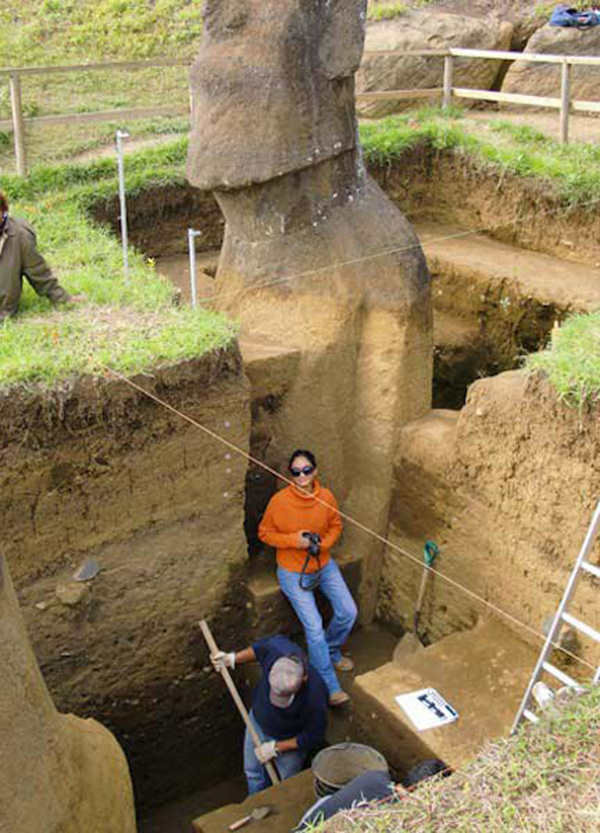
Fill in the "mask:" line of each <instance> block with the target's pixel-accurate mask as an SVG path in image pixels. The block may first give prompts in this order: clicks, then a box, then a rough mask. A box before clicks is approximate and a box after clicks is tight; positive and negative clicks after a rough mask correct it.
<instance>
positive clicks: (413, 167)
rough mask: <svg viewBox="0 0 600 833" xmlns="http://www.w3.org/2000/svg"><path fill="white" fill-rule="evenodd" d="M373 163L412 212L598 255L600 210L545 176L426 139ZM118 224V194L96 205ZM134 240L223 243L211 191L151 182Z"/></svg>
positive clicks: (380, 179)
mask: <svg viewBox="0 0 600 833" xmlns="http://www.w3.org/2000/svg"><path fill="white" fill-rule="evenodd" d="M368 171H369V173H370V174H371V176H373V178H374V179H375V180H376V181H377V183H378V184H379V186H380V187H381V188H382V189H383V191H384V192H385V193H386V194H387V195H388V197H390V199H392V200H393V201H394V202H395V203H396V204H397V205H398V207H399V208H400V210H401V211H402V212H403V214H405V215H406V216H407V217H408V219H409V220H411V221H413V222H418V221H422V220H439V221H450V222H456V223H459V224H461V225H463V226H464V227H465V228H473V229H476V230H482V231H485V232H486V233H487V234H489V235H490V236H491V237H494V238H496V239H498V240H502V241H503V242H505V243H510V244H513V245H516V246H520V247H522V248H526V249H531V250H532V251H537V252H544V253H546V254H550V255H556V256H557V257H562V258H565V259H566V260H573V261H576V262H579V263H598V262H600V214H599V212H598V211H596V210H595V206H589V207H587V208H586V207H579V208H578V207H575V208H570V207H569V206H568V205H567V204H566V203H565V202H564V201H563V200H561V199H560V197H558V196H557V194H556V192H555V191H554V190H553V189H552V188H551V187H550V186H549V185H547V184H545V183H543V182H541V181H540V180H537V179H533V178H526V177H519V176H516V175H514V174H511V173H509V172H507V171H502V170H501V169H500V168H498V167H496V166H494V165H491V164H485V163H484V162H481V161H478V160H477V159H475V158H473V157H471V156H468V155H467V154H464V153H461V152H460V151H452V150H446V151H438V150H435V149H434V148H431V147H427V146H425V145H424V144H422V145H417V146H416V147H413V148H410V149H408V150H407V151H405V153H404V154H402V156H400V157H398V159H396V160H394V161H393V162H392V163H389V164H382V165H378V164H375V163H370V164H369V165H368ZM93 215H94V217H95V218H96V219H97V220H98V221H99V222H103V223H108V224H109V225H111V226H112V228H113V230H114V231H115V233H119V228H118V216H119V210H118V201H117V200H116V199H115V200H114V201H112V202H109V203H102V204H100V205H98V206H96V207H95V208H94V211H93ZM128 222H129V232H130V237H131V241H132V243H133V244H134V245H135V246H137V247H138V248H139V249H141V250H142V251H143V252H145V253H146V254H147V255H149V256H151V257H156V256H159V255H160V256H163V257H164V256H167V255H171V254H176V253H182V252H187V245H188V243H187V229H188V228H196V229H199V230H201V231H202V235H201V236H200V237H199V238H197V241H196V248H197V250H198V251H199V252H201V251H209V250H214V249H219V248H220V247H221V243H222V240H223V231H224V221H223V217H222V214H221V212H220V210H219V207H218V206H217V203H216V202H215V200H214V198H213V196H212V194H207V193H206V192H202V191H198V190H197V189H195V188H192V187H191V186H190V185H185V186H184V185H180V186H175V185H170V186H167V187H164V186H161V187H156V188H152V189H147V190H145V191H143V192H141V193H139V194H133V195H131V197H128Z"/></svg>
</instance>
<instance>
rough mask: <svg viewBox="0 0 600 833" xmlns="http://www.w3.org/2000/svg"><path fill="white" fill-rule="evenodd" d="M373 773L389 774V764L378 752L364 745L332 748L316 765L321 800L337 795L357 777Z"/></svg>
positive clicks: (321, 756)
mask: <svg viewBox="0 0 600 833" xmlns="http://www.w3.org/2000/svg"><path fill="white" fill-rule="evenodd" d="M373 769H377V770H380V771H382V772H388V773H389V767H388V765H387V761H386V760H385V758H384V757H383V755H381V754H380V753H379V752H377V750H376V749H372V748H371V747H370V746H364V745H363V744H362V743H338V744H336V746H328V747H327V749H323V750H322V751H321V752H319V754H318V755H317V756H316V757H315V759H314V761H313V763H312V773H313V777H314V784H315V793H316V795H317V798H324V797H325V796H327V795H333V793H335V792H337V791H338V790H339V789H341V788H342V787H343V786H345V785H346V784H348V783H349V782H350V781H352V779H353V778H356V776H357V775H360V774H361V773H363V772H368V771H369V770H373Z"/></svg>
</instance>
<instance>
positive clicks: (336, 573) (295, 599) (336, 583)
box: [277, 559, 357, 695]
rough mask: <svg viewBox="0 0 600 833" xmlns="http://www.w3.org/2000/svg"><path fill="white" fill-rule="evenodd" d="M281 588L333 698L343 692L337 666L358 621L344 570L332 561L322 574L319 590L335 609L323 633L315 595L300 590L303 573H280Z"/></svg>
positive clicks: (311, 592) (313, 661)
mask: <svg viewBox="0 0 600 833" xmlns="http://www.w3.org/2000/svg"><path fill="white" fill-rule="evenodd" d="M277 578H278V579H279V586H280V587H281V589H282V590H283V592H284V594H285V595H286V596H287V598H288V599H289V601H290V603H291V605H292V607H293V608H294V610H295V611H296V615H297V616H298V619H300V621H301V622H302V627H303V628H304V633H305V635H306V644H307V647H308V658H309V659H310V661H311V663H312V665H313V666H314V667H315V668H316V669H317V671H318V672H319V673H320V675H321V677H323V680H324V682H325V685H326V686H327V690H328V691H329V694H330V695H331V694H333V693H334V692H336V691H340V689H341V686H340V684H339V681H338V678H337V675H336V673H335V669H334V667H333V663H334V662H337V661H338V660H339V659H340V658H341V656H342V651H341V648H342V645H343V644H344V642H345V641H346V639H347V638H348V634H349V633H350V631H351V630H352V626H353V625H354V622H355V620H356V613H357V611H356V604H355V603H354V599H353V598H352V596H351V594H350V591H349V590H348V587H347V586H346V582H345V581H344V579H343V577H342V574H341V572H340V568H339V567H338V565H337V564H336V563H335V561H334V560H333V559H330V560H329V561H328V562H327V564H326V565H325V566H324V567H323V569H322V570H321V583H320V585H319V590H320V591H321V592H322V593H323V594H324V595H325V596H327V598H328V599H329V601H330V603H331V607H332V609H333V616H332V617H331V622H330V623H329V625H328V626H327V629H326V630H323V619H322V618H321V614H320V613H319V609H318V608H317V602H316V600H315V594H314V592H313V591H311V590H303V589H302V588H301V587H300V584H299V579H300V573H294V572H292V571H291V570H284V569H282V568H281V567H279V568H278V569H277Z"/></svg>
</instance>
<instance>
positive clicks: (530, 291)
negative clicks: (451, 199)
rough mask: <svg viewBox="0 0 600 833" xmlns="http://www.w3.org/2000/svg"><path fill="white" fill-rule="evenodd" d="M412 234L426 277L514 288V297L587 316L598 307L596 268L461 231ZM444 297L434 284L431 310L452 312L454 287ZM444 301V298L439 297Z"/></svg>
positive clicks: (423, 228) (444, 227) (426, 225)
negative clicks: (416, 237)
mask: <svg viewBox="0 0 600 833" xmlns="http://www.w3.org/2000/svg"><path fill="white" fill-rule="evenodd" d="M415 228H416V230H417V233H418V235H419V237H420V239H421V243H422V246H423V250H424V252H425V256H426V257H427V261H428V263H429V267H430V269H431V271H432V273H433V274H434V275H435V274H436V273H441V274H444V275H448V276H456V279H457V281H458V279H459V278H460V279H461V290H460V291H461V294H463V295H464V289H463V288H462V286H463V282H464V281H467V282H468V281H469V280H470V282H471V284H472V285H473V287H474V289H475V292H477V291H478V289H477V287H478V286H479V285H484V284H491V285H493V284H495V283H500V282H502V281H507V282H514V283H515V284H516V285H517V286H518V288H519V290H520V292H521V293H522V294H523V295H524V296H526V297H531V298H533V299H534V300H536V301H538V302H539V303H541V304H548V305H555V306H557V307H560V308H561V309H563V310H578V311H581V312H591V311H593V310H595V309H598V307H600V276H599V273H598V268H597V265H595V266H587V265H584V264H581V263H574V262H572V261H566V260H561V259H560V258H557V257H552V256H551V255H545V254H540V253H538V252H531V251H529V250H527V249H521V248H518V247H516V246H511V245H510V244H508V243H501V242H500V241H498V240H494V239H493V238H491V237H486V236H485V235H484V234H477V233H473V234H465V232H466V231H467V229H465V228H464V227H461V226H458V225H453V224H446V223H433V222H423V223H416V224H415ZM457 281H453V284H454V285H453V286H452V287H451V288H450V291H448V292H445V290H442V289H441V287H438V289H436V286H435V283H434V306H435V307H436V309H441V308H444V307H445V306H446V307H450V308H455V305H456V301H457V299H456V297H455V296H456V285H455V284H456V282H457ZM444 296H447V297H444Z"/></svg>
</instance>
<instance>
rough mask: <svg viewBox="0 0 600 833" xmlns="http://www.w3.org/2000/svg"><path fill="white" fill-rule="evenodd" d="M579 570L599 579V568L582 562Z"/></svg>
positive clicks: (587, 562)
mask: <svg viewBox="0 0 600 833" xmlns="http://www.w3.org/2000/svg"><path fill="white" fill-rule="evenodd" d="M581 569H582V570H587V572H588V573H591V574H592V575H593V576H596V578H600V567H596V566H595V565H594V564H590V562H589V561H582V562H581Z"/></svg>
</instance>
